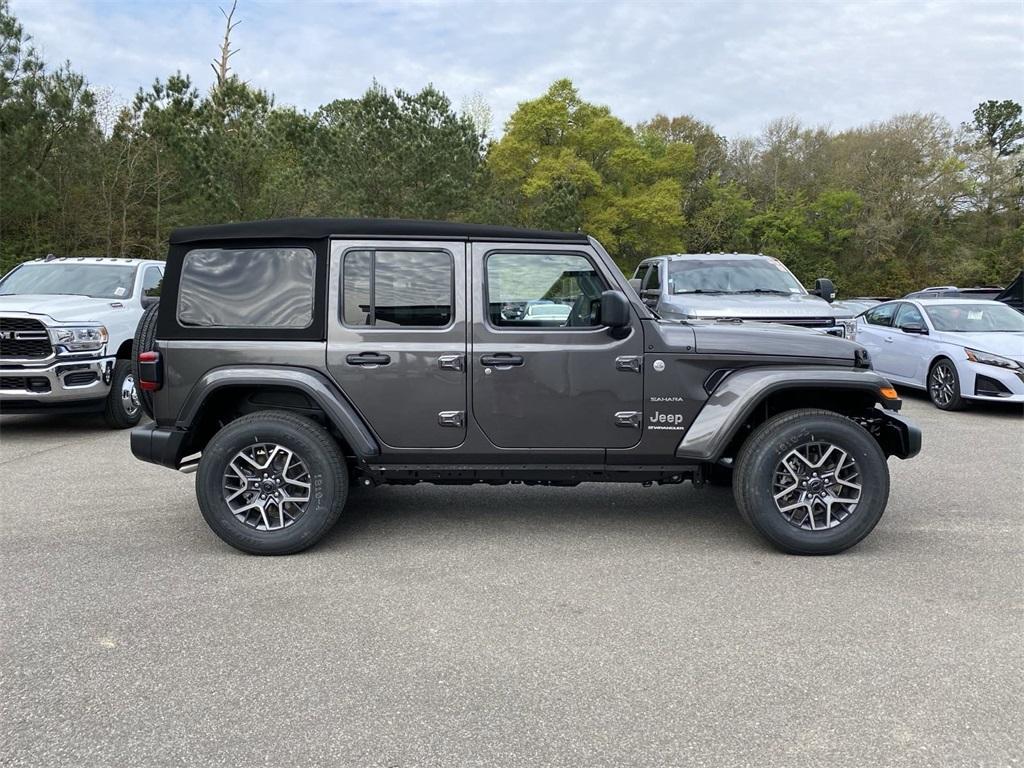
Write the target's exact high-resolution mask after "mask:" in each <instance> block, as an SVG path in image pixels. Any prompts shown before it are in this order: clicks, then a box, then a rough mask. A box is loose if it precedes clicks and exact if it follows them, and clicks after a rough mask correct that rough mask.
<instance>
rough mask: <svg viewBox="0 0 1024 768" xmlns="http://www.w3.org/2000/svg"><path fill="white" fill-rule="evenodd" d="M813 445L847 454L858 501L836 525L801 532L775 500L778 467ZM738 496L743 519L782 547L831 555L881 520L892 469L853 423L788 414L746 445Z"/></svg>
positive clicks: (823, 414)
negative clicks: (855, 476) (855, 473)
mask: <svg viewBox="0 0 1024 768" xmlns="http://www.w3.org/2000/svg"><path fill="white" fill-rule="evenodd" d="M809 444H817V445H820V444H824V445H832V446H835V447H836V448H837V449H839V450H840V451H844V452H846V453H847V454H848V456H849V458H851V459H852V460H853V461H854V462H855V463H856V469H857V471H858V472H859V481H860V485H861V490H860V497H859V500H858V501H857V503H856V506H855V508H854V509H853V511H852V512H851V513H850V514H849V516H848V517H846V518H845V519H843V520H842V521H841V522H839V523H838V524H837V525H835V527H831V528H819V529H818V530H807V529H804V528H801V527H799V526H798V525H797V524H795V523H793V522H790V520H787V519H786V515H784V514H783V512H781V511H780V509H779V506H778V505H777V504H776V501H775V488H774V483H775V480H776V476H775V473H776V470H777V468H778V467H779V466H780V463H781V462H782V461H783V460H784V459H785V458H786V457H787V456H789V455H790V452H791V451H793V450H794V449H799V448H802V446H806V445H809ZM782 477H785V475H782ZM786 482H789V481H788V480H787V481H786ZM733 495H734V497H735V499H736V506H737V507H738V508H739V511H740V515H742V517H743V519H744V520H746V521H747V522H748V523H750V525H751V526H753V527H754V529H755V530H757V531H758V533H760V534H761V535H762V536H764V537H765V538H766V539H768V541H769V542H771V543H772V544H773V545H774V546H776V547H777V548H779V549H781V550H782V551H784V552H789V553H790V554H796V555H831V554H835V553H837V552H842V551H843V550H845V549H848V548H850V547H852V546H853V545H854V544H857V543H858V542H859V541H860V540H861V539H863V538H864V537H865V536H867V535H868V534H869V533H870V532H871V530H872V529H873V528H874V527H875V525H877V523H878V521H879V520H880V519H881V517H882V513H883V512H884V511H885V505H886V503H887V502H888V499H889V466H888V464H887V463H886V460H885V454H884V453H883V452H882V449H881V447H880V446H879V445H878V442H877V441H876V440H875V439H874V438H873V437H872V436H871V435H870V434H869V433H868V432H867V430H865V429H864V428H863V427H861V426H860V425H859V424H857V423H856V422H854V421H852V420H851V419H848V418H846V417H845V416H841V415H840V414H837V413H834V412H832V411H824V410H817V409H810V408H807V409H800V410H794V411H786V412H785V413H781V414H779V415H777V416H774V417H772V418H770V419H769V420H768V421H766V422H765V423H764V424H762V425H761V426H759V427H758V428H757V429H756V430H754V432H753V433H752V434H751V435H750V437H748V438H747V441H746V442H745V443H744V444H743V447H742V448H741V449H740V452H739V455H738V456H737V458H736V470H735V476H734V479H733Z"/></svg>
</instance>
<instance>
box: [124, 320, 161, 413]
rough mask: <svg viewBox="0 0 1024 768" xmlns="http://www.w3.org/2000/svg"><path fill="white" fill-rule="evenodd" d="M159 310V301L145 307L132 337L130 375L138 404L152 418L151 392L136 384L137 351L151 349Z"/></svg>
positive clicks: (137, 377)
mask: <svg viewBox="0 0 1024 768" xmlns="http://www.w3.org/2000/svg"><path fill="white" fill-rule="evenodd" d="M159 311H160V303H159V302H157V303H156V304H153V305H151V306H149V307H147V308H146V311H145V312H143V313H142V318H141V319H140V320H139V327H138V328H136V329H135V338H134V339H132V360H131V362H132V376H134V377H135V385H136V387H137V389H138V392H139V405H141V406H142V410H143V411H145V413H146V415H147V416H149V418H151V419H152V418H153V393H152V392H146V391H145V390H144V389H142V388H141V387H139V386H138V384H139V381H140V379H139V353H141V352H149V351H150V350H152V349H153V343H154V342H155V341H156V320H157V313H158V312H159Z"/></svg>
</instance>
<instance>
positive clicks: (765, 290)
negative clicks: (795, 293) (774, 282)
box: [733, 288, 790, 296]
mask: <svg viewBox="0 0 1024 768" xmlns="http://www.w3.org/2000/svg"><path fill="white" fill-rule="evenodd" d="M733 293H771V294H775V295H778V296H789V295H790V292H789V291H779V290H776V289H775V288H751V289H750V290H747V291H733Z"/></svg>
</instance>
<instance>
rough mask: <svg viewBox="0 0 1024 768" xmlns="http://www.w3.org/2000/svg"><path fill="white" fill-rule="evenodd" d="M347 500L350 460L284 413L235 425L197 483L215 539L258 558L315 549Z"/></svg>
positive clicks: (210, 454)
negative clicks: (346, 459) (256, 555)
mask: <svg viewBox="0 0 1024 768" xmlns="http://www.w3.org/2000/svg"><path fill="white" fill-rule="evenodd" d="M347 493H348V471H347V469H346V467H345V459H344V457H343V456H342V454H341V451H340V450H339V449H338V446H337V444H336V443H335V442H334V440H333V439H332V438H331V436H330V435H329V434H328V433H327V431H326V430H325V429H323V428H322V427H320V426H319V425H317V424H316V423H314V422H312V421H310V420H309V419H306V418H303V417H301V416H296V415H294V414H292V413H287V412H284V411H263V412H260V413H254V414H250V415H248V416H243V417H242V418H240V419H237V420H235V421H232V422H231V423H230V424H228V425H227V426H226V427H224V428H223V429H222V430H220V431H219V432H218V433H217V434H216V435H214V436H213V438H212V439H211V440H210V442H209V443H208V444H207V446H206V448H205V449H204V451H203V456H202V459H200V461H199V471H198V473H197V476H196V496H197V497H198V499H199V509H200V510H201V511H202V513H203V517H204V518H205V519H206V522H207V523H208V524H209V526H210V528H212V529H213V532H214V533H216V534H217V535H218V536H219V537H220V538H221V539H223V540H224V541H225V542H227V543H228V544H230V545H231V546H233V547H235V548H236V549H240V550H242V551H243V552H250V553H252V554H258V555H287V554H292V553H294V552H299V551H301V550H303V549H306V548H307V547H310V546H312V545H313V544H315V543H316V542H317V541H319V540H320V539H321V538H322V537H323V536H324V534H326V533H327V531H329V530H330V529H331V527H332V526H333V525H334V524H335V523H336V522H337V521H338V518H339V517H340V516H341V512H342V510H343V509H344V506H345V500H346V496H347Z"/></svg>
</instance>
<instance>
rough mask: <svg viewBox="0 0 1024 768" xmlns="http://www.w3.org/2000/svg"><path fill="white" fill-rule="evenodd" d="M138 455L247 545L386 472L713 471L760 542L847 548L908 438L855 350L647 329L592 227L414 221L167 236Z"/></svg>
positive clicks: (580, 475)
mask: <svg viewBox="0 0 1024 768" xmlns="http://www.w3.org/2000/svg"><path fill="white" fill-rule="evenodd" d="M135 354H136V358H135V365H136V372H137V376H136V380H137V381H138V382H139V383H140V386H141V387H142V397H141V400H142V405H143V407H144V408H145V409H146V410H147V412H148V413H149V414H150V415H151V416H152V417H153V419H154V422H153V423H149V424H146V425H144V426H140V427H137V428H136V429H134V430H133V431H132V435H131V446H132V451H133V453H134V454H135V456H136V457H138V458H139V459H142V460H144V461H149V462H154V463H157V464H162V465H165V466H167V467H172V468H174V469H181V470H185V471H191V470H196V469H198V474H197V476H196V494H197V496H198V499H199V507H200V510H201V511H202V514H203V516H204V517H205V518H206V521H207V522H208V523H209V525H210V527H211V528H212V529H213V530H214V532H215V533H217V535H218V536H220V537H221V538H222V539H223V540H224V541H226V542H227V543H228V544H230V545H232V546H234V547H237V548H238V549H241V550H244V551H246V552H252V553H259V554H287V553H292V552H298V551H299V550H302V549H305V548H306V547H309V546H310V545H312V544H314V543H315V542H316V541H317V540H319V539H320V538H321V537H322V536H323V535H324V534H325V533H326V532H327V531H328V530H329V529H330V528H331V526H332V525H333V524H334V523H335V522H336V521H337V520H338V518H339V516H340V515H341V514H342V511H343V509H344V507H345V501H346V498H347V497H348V494H349V491H350V488H352V487H356V486H376V485H380V484H383V483H402V484H405V483H419V482H430V483H455V484H467V483H484V484H498V483H527V484H542V485H565V486H572V485H577V484H579V483H583V482H635V483H643V484H645V485H650V484H651V483H682V482H683V481H685V480H690V481H692V482H693V483H695V484H696V485H703V484H705V483H712V484H731V485H732V487H733V492H734V495H735V499H736V504H737V507H738V508H739V511H740V513H741V515H742V516H743V517H744V518H745V519H746V520H747V521H748V522H749V523H750V524H751V525H753V526H754V528H756V529H757V530H758V531H759V532H760V533H761V534H763V535H764V536H765V537H766V538H767V539H768V540H769V541H770V542H771V543H773V544H774V545H776V546H777V547H779V548H781V549H783V550H785V551H787V552H792V553H801V554H828V553H834V552H839V551H841V550H844V549H846V548H847V547H850V546H852V545H854V544H856V543H857V542H858V541H860V540H861V539H862V538H864V537H865V536H866V535H867V534H868V533H869V532H870V531H871V529H872V528H874V526H875V524H876V523H877V522H878V520H879V518H880V517H881V515H882V512H883V511H884V509H885V505H886V501H887V499H888V495H889V471H888V466H887V463H886V460H887V457H889V456H897V457H899V458H904V459H905V458H909V457H911V456H914V455H915V454H916V453H917V452H918V451H919V450H920V445H921V436H920V431H919V430H918V429H917V428H916V427H914V426H913V425H912V424H910V423H909V422H907V421H906V420H905V419H903V418H901V417H900V416H899V415H897V413H896V412H897V411H898V410H899V407H900V400H899V398H898V397H897V395H896V392H895V391H894V390H893V389H892V387H891V386H890V385H889V383H888V382H887V381H886V380H885V379H883V378H882V377H881V376H879V375H878V374H876V373H874V372H873V371H872V370H871V365H870V362H869V360H868V356H867V354H866V352H865V351H864V349H863V348H862V347H860V346H858V345H857V344H855V343H852V342H850V341H846V340H844V339H839V338H834V337H830V336H826V335H822V334H818V333H814V332H811V331H806V330H803V329H800V328H791V327H785V326H779V325H763V324H758V323H747V322H744V321H736V320H733V321H729V322H716V321H706V320H675V321H665V320H662V319H660V318H659V317H658V316H657V315H656V314H654V312H653V311H652V310H651V309H650V308H648V307H647V306H645V305H644V303H643V302H642V301H640V299H639V297H638V296H637V294H636V292H635V291H633V289H632V288H631V287H630V286H629V284H628V283H627V282H626V279H625V277H624V276H623V275H622V273H621V272H620V271H619V270H618V268H617V267H616V266H615V263H614V261H612V259H611V257H609V255H608V253H607V252H606V251H605V250H604V248H602V247H601V245H600V243H598V242H597V241H596V240H594V239H593V238H591V237H587V236H585V235H581V234H566V233H555V232H538V231H528V230H520V229H512V228H507V227H495V226H481V225H472V224H451V223H437V222H415V221H373V220H346V219H341V220H338V219H333V220H325V219H291V220H278V221H265V222H254V223H246V224H230V225H221V226H210V227H195V228H186V229H179V230H176V231H174V232H173V233H172V234H171V238H170V252H169V256H168V259H167V269H166V273H165V276H164V286H163V298H162V300H161V303H160V304H159V305H158V306H157V307H154V308H152V309H151V310H150V311H149V313H148V314H147V316H146V317H144V318H143V321H142V323H141V324H140V327H139V332H138V335H137V337H136V350H135Z"/></svg>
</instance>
